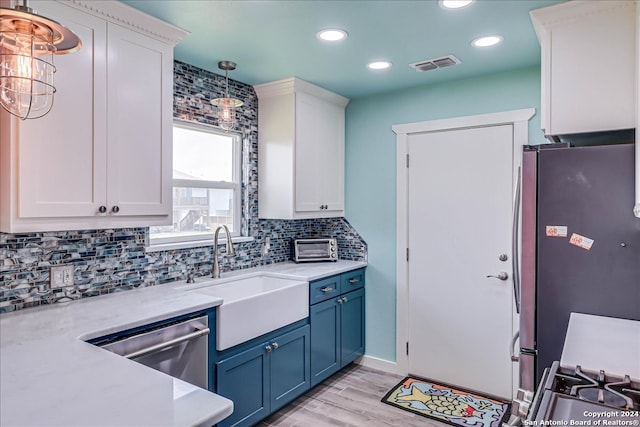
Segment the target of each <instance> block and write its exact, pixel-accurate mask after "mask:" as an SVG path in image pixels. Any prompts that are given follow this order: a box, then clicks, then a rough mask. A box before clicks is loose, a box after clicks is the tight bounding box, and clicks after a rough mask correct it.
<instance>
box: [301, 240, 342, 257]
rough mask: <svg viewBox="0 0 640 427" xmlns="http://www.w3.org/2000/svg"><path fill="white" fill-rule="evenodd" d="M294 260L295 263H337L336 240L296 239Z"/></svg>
mask: <svg viewBox="0 0 640 427" xmlns="http://www.w3.org/2000/svg"><path fill="white" fill-rule="evenodd" d="M293 260H294V261H295V262H318V261H337V260H338V243H337V241H336V239H323V238H314V239H294V240H293Z"/></svg>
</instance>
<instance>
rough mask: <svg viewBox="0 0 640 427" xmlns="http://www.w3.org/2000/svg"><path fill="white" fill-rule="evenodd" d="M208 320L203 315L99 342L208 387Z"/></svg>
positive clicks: (102, 345) (161, 369)
mask: <svg viewBox="0 0 640 427" xmlns="http://www.w3.org/2000/svg"><path fill="white" fill-rule="evenodd" d="M207 319H208V318H207V316H201V317H197V318H193V319H189V320H185V321H180V322H176V323H172V324H168V325H162V326H159V327H158V328H154V329H150V330H149V329H147V330H142V331H139V332H135V333H131V334H128V335H123V336H119V337H115V338H113V339H110V340H108V341H103V342H100V341H98V342H95V344H96V345H98V346H99V347H102V348H103V349H105V350H109V351H111V352H113V353H116V354H119V355H120V356H123V357H126V358H127V359H131V360H134V361H136V362H138V363H142V364H143V365H146V366H149V367H150V368H153V369H157V370H158V371H160V372H164V373H165V374H168V375H171V376H172V377H175V378H179V379H181V380H183V381H186V382H188V383H190V384H193V385H196V386H198V387H202V388H204V389H206V388H207V356H208V342H209V337H208V335H209V332H210V331H209V328H208V327H207V324H208V323H207Z"/></svg>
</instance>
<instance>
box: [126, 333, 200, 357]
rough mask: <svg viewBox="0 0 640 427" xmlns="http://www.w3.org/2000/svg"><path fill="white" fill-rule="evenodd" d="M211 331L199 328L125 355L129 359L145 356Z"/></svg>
mask: <svg viewBox="0 0 640 427" xmlns="http://www.w3.org/2000/svg"><path fill="white" fill-rule="evenodd" d="M209 332H211V330H210V329H209V328H203V329H198V330H196V331H194V332H191V333H189V334H186V335H183V336H181V337H178V338H174V339H172V340H169V341H165V342H161V343H159V344H155V345H150V346H149V347H145V348H141V349H140V350H137V351H134V352H133V353H129V354H124V355H123V357H126V358H127V359H134V358H136V357H140V356H145V355H147V354H150V353H154V352H156V351H159V350H163V349H165V348H167V347H171V346H172V345H176V344H178V343H181V342H183V341H189V340H192V339H194V338H198V337H201V336H203V335H209Z"/></svg>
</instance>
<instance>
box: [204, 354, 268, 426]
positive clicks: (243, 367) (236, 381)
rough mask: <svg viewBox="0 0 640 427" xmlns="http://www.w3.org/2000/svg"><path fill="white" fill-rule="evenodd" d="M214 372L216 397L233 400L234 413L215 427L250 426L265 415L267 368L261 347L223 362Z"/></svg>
mask: <svg viewBox="0 0 640 427" xmlns="http://www.w3.org/2000/svg"><path fill="white" fill-rule="evenodd" d="M265 346H266V344H265ZM216 370H217V375H216V381H217V392H218V394H219V395H221V396H224V397H226V398H228V399H231V400H232V401H233V413H232V414H231V415H230V416H229V417H228V418H226V419H224V420H223V421H221V422H220V423H219V424H218V426H220V427H226V426H241V425H252V424H253V423H255V422H257V421H259V420H261V419H262V418H264V417H266V416H267V415H268V413H269V398H268V396H269V365H268V353H267V352H266V351H265V349H264V346H259V347H254V348H252V349H249V350H246V351H244V352H242V353H240V354H238V355H235V356H232V357H229V358H228V359H225V360H222V361H220V362H218V363H217V364H216Z"/></svg>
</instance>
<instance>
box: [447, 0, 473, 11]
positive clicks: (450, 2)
mask: <svg viewBox="0 0 640 427" xmlns="http://www.w3.org/2000/svg"><path fill="white" fill-rule="evenodd" d="M439 3H440V6H441V7H444V8H446V9H460V8H462V7H465V6H469V5H470V4H471V3H473V0H440V1H439Z"/></svg>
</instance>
